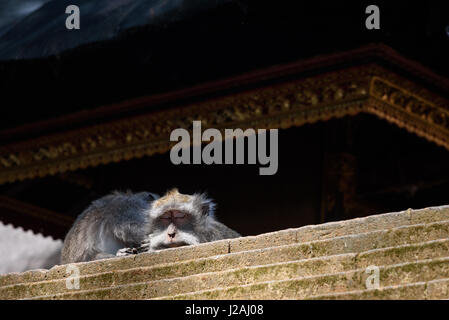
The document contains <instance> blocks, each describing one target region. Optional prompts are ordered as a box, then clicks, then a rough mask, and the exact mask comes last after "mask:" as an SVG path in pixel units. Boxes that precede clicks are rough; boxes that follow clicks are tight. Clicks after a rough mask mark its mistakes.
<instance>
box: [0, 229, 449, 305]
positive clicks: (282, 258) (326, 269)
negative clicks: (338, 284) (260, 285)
mask: <svg viewBox="0 0 449 320" xmlns="http://www.w3.org/2000/svg"><path fill="white" fill-rule="evenodd" d="M448 235H449V221H442V222H436V223H430V224H419V225H413V226H404V227H399V228H393V229H390V230H381V231H374V232H367V233H363V234H358V235H349V236H342V237H336V238H332V239H326V240H318V241H312V242H306V243H299V244H293V245H285V246H279V247H272V248H265V249H255V250H250V251H245V252H242V251H241V252H236V253H230V254H226V255H219V256H213V257H208V258H200V259H196V260H189V261H182V262H177V263H172V264H164V265H156V266H151V267H137V268H130V269H127V270H111V271H108V272H103V273H98V274H91V275H82V274H81V277H80V289H81V290H92V289H97V288H106V287H112V286H118V285H123V284H130V283H139V282H148V281H156V280H161V279H170V278H180V277H186V276H190V275H195V274H207V273H212V272H218V271H225V270H229V269H239V268H242V267H248V266H261V265H264V264H272V263H279V262H289V261H301V260H305V261H304V266H305V267H303V268H302V269H303V270H302V275H304V274H307V275H316V274H317V273H318V272H321V273H330V272H338V271H343V270H350V269H355V268H356V267H355V263H356V262H357V263H359V264H360V265H362V264H363V263H365V262H366V263H372V262H371V261H373V259H374V258H373V257H372V255H373V254H377V255H378V256H377V257H375V261H376V264H379V265H386V264H394V263H399V262H405V261H410V259H415V258H416V257H419V258H420V259H428V258H432V257H441V256H445V255H446V253H447V252H449V250H448V249H449V245H448V241H449V240H447V239H446V240H442V241H430V242H426V240H438V239H444V238H447V237H448ZM423 242H426V243H423ZM412 243H418V244H416V245H415V246H412V245H410V244H412ZM401 245H406V246H404V247H400V246H401ZM385 247H386V248H388V247H394V248H389V249H388V250H378V251H376V250H374V251H372V252H370V251H368V250H371V249H373V248H385ZM364 251H368V252H366V253H363V254H359V255H358V256H357V261H356V260H355V256H356V255H355V253H360V252H364ZM350 253H352V255H347V256H344V257H345V260H344V265H340V264H338V263H337V262H336V261H335V262H334V261H333V260H332V259H337V258H335V257H334V256H335V255H342V254H350ZM326 256H329V257H328V258H326ZM316 257H324V258H325V259H323V261H325V262H326V261H327V259H328V260H329V261H327V262H326V263H324V265H323V266H321V267H320V268H318V267H317V264H318V263H319V259H315V260H313V259H312V260H310V261H307V259H310V258H316ZM364 261H365V262H364ZM338 268H340V269H338ZM64 292H67V287H66V279H54V280H46V281H40V282H32V283H22V284H14V285H9V286H4V287H0V298H7V299H22V298H30V297H33V296H42V295H47V294H48V293H53V294H57V293H64Z"/></svg>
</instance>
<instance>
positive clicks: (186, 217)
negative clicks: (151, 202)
mask: <svg viewBox="0 0 449 320" xmlns="http://www.w3.org/2000/svg"><path fill="white" fill-rule="evenodd" d="M193 219H194V218H193V217H192V215H191V214H190V213H188V212H185V211H180V210H167V211H165V212H164V213H163V214H162V215H160V216H159V217H157V218H156V221H154V224H153V226H154V231H153V232H152V235H151V249H153V250H161V249H167V248H175V247H181V246H187V245H192V244H197V243H199V241H198V239H197V238H196V237H195V235H194V223H193V222H194V221H193Z"/></svg>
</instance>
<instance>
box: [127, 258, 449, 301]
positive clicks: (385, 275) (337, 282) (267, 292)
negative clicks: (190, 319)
mask: <svg viewBox="0 0 449 320" xmlns="http://www.w3.org/2000/svg"><path fill="white" fill-rule="evenodd" d="M371 275H372V273H366V269H358V270H353V271H348V272H341V273H335V274H328V275H320V276H313V277H299V278H289V279H287V280H270V281H264V282H258V283H251V284H246V285H239V286H228V287H217V288H215V289H212V290H202V291H198V292H190V293H186V294H178V295H170V296H165V297H157V298H156V299H165V300H167V299H170V300H171V299H177V300H185V299H188V300H197V299H219V300H223V299H227V300H240V299H276V300H279V299H320V298H322V299H324V298H326V297H327V298H335V297H342V299H345V298H348V299H351V298H355V296H356V295H357V294H361V295H362V297H363V295H365V296H366V298H370V297H371V296H370V294H371V295H372V296H375V295H376V294H377V295H378V299H396V298H398V299H399V298H402V299H407V298H409V299H425V298H429V297H430V298H431V299H447V298H449V294H448V282H447V281H448V279H449V257H446V258H437V259H431V260H420V261H416V262H412V263H404V264H397V265H391V266H384V267H379V278H380V281H379V284H380V287H379V289H371V290H367V285H366V282H367V278H368V277H369V276H371ZM395 290H396V291H395ZM426 290H427V291H426ZM368 292H369V293H370V294H369V293H368ZM345 295H346V296H345ZM125 296H126V294H125Z"/></svg>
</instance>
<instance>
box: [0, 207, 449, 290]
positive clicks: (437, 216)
mask: <svg viewBox="0 0 449 320" xmlns="http://www.w3.org/2000/svg"><path fill="white" fill-rule="evenodd" d="M444 220H449V206H443V207H434V208H426V209H420V210H411V209H409V210H405V211H401V212H395V213H386V214H381V215H374V216H369V217H365V218H357V219H352V220H346V221H341V222H331V223H325V224H321V225H312V226H305V227H301V228H297V229H288V230H282V231H278V232H271V233H266V234H262V235H258V236H250V237H242V238H237V239H231V240H221V241H215V242H210V243H204V244H200V245H196V246H188V247H181V248H173V249H167V250H163V251H159V252H152V253H143V254H139V255H136V256H130V257H122V258H112V259H105V260H99V261H93V262H84V263H77V264H75V265H76V266H77V267H78V268H79V270H80V274H82V275H89V274H98V273H104V272H108V271H111V270H126V269H130V268H137V267H149V266H156V265H159V264H167V263H173V262H179V261H186V260H196V259H201V258H205V257H211V256H216V255H222V254H227V253H234V252H242V251H248V250H255V249H263V248H267V247H275V246H284V245H289V244H294V243H303V242H310V241H314V240H324V239H330V238H334V237H340V236H345V235H351V234H359V233H366V232H370V231H376V230H386V229H391V228H394V227H400V226H409V225H414V224H422V223H429V222H436V221H444ZM66 267H67V266H56V267H53V268H52V269H50V270H33V271H28V272H24V273H12V274H8V275H4V276H0V287H2V286H8V285H12V284H18V283H32V282H41V281H49V280H54V279H65V278H66V277H68V274H67V272H66V270H67V268H66Z"/></svg>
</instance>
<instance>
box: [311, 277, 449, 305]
mask: <svg viewBox="0 0 449 320" xmlns="http://www.w3.org/2000/svg"><path fill="white" fill-rule="evenodd" d="M310 299H313V300H421V299H426V300H442V299H449V279H439V280H432V281H428V282H417V283H411V284H405V285H398V286H390V287H385V288H380V289H366V290H358V291H351V292H343V293H330V294H326V295H320V296H314V297H310Z"/></svg>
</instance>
